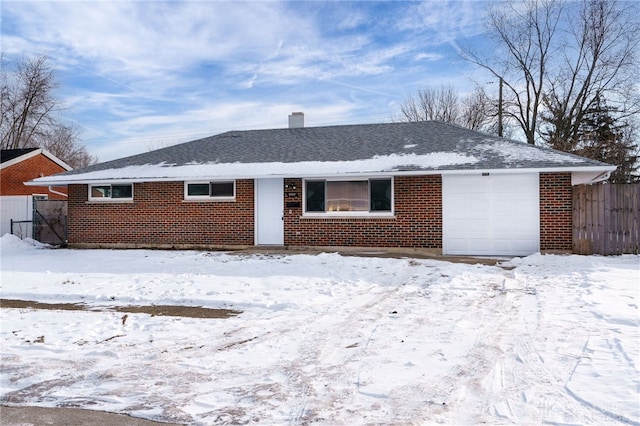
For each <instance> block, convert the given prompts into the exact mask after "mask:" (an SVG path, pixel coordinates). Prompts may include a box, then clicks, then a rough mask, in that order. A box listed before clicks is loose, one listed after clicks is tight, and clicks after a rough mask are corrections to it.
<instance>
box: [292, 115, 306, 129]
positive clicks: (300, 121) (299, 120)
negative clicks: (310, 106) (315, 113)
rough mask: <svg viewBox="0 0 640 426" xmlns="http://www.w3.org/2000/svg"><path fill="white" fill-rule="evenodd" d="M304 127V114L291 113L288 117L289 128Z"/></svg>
mask: <svg viewBox="0 0 640 426" xmlns="http://www.w3.org/2000/svg"><path fill="white" fill-rule="evenodd" d="M301 127H304V112H292V113H291V115H289V128H290V129H299V128H301Z"/></svg>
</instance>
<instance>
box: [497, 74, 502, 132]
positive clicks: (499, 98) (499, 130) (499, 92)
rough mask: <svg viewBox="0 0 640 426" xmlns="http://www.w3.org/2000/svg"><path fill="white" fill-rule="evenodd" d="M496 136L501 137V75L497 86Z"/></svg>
mask: <svg viewBox="0 0 640 426" xmlns="http://www.w3.org/2000/svg"><path fill="white" fill-rule="evenodd" d="M498 136H499V137H502V77H500V83H499V88H498Z"/></svg>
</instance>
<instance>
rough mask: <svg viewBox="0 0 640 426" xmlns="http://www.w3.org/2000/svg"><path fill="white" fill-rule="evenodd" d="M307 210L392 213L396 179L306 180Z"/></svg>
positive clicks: (329, 212)
mask: <svg viewBox="0 0 640 426" xmlns="http://www.w3.org/2000/svg"><path fill="white" fill-rule="evenodd" d="M304 190H305V196H304V200H305V210H304V211H305V213H310V214H313V213H327V214H339V213H344V214H357V213H361V214H362V213H365V214H367V213H391V212H392V211H393V180H392V179H391V178H372V179H363V180H328V179H322V180H315V179H313V180H311V179H310V180H306V181H305V185H304Z"/></svg>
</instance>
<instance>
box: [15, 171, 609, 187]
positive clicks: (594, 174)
mask: <svg viewBox="0 0 640 426" xmlns="http://www.w3.org/2000/svg"><path fill="white" fill-rule="evenodd" d="M615 169H616V166H586V167H551V168H546V169H542V168H522V169H443V170H438V169H432V170H386V171H371V172H347V173H340V172H335V171H330V172H319V173H295V174H291V173H273V174H261V175H258V174H251V173H242V174H238V175H231V174H225V175H208V174H204V175H202V176H178V175H176V176H145V177H111V178H84V179H83V178H82V175H80V174H79V175H77V177H75V178H74V177H71V179H65V180H63V179H59V180H47V179H46V177H44V178H38V179H34V180H31V181H28V182H25V183H24V184H25V185H31V186H42V185H43V184H45V185H55V186H66V185H75V184H88V185H96V184H113V183H141V182H176V181H196V180H202V179H212V178H216V179H268V178H303V179H312V178H341V177H344V178H350V177H357V176H368V177H375V176H384V177H388V176H426V175H481V174H486V173H489V174H520V173H572V175H574V174H576V173H578V174H584V175H583V176H584V177H583V178H582V179H577V180H576V183H573V184H574V185H576V184H580V183H596V182H600V181H602V180H605V179H608V177H609V174H611V172H613V171H614V170H615Z"/></svg>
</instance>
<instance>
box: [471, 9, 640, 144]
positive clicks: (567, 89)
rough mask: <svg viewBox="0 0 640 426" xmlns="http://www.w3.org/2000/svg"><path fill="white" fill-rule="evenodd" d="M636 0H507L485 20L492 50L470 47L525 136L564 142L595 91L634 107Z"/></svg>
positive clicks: (632, 110)
mask: <svg viewBox="0 0 640 426" xmlns="http://www.w3.org/2000/svg"><path fill="white" fill-rule="evenodd" d="M635 7H636V6H634V5H632V4H631V3H626V2H617V1H611V0H582V1H581V2H565V1H563V0H526V1H524V2H523V1H516V0H504V1H502V2H500V3H496V4H494V6H493V7H492V8H491V9H490V11H489V14H488V20H487V30H488V34H489V36H490V38H491V40H492V41H493V46H492V47H493V49H492V50H491V52H490V53H489V54H485V55H481V54H480V53H478V52H476V51H473V50H467V52H466V53H465V58H466V59H468V60H470V61H471V62H473V63H475V64H477V65H480V66H481V67H483V68H485V69H486V70H488V71H489V72H491V73H492V74H493V75H494V76H495V77H496V78H501V79H502V81H503V84H504V88H505V99H504V103H503V113H504V116H505V119H506V120H514V121H515V122H517V123H518V125H519V128H520V130H521V131H522V133H523V134H524V136H525V138H526V140H527V142H528V143H530V144H534V143H536V142H545V143H548V144H550V145H551V146H553V147H556V148H558V149H564V150H568V148H569V147H570V146H571V145H572V144H573V143H574V142H571V140H572V139H573V140H575V139H576V138H577V135H578V133H579V130H578V129H579V127H580V122H581V120H582V119H583V116H584V112H585V111H586V110H588V109H589V108H591V107H592V106H593V104H594V102H595V99H596V98H597V96H603V97H604V98H605V99H606V100H607V101H608V102H618V103H619V104H620V105H622V104H624V105H626V107H625V108H620V109H619V110H620V112H621V114H622V115H624V114H627V115H628V114H637V112H638V108H637V107H638V102H637V86H635V87H634V82H635V81H637V75H638V62H637V57H636V56H635V55H636V53H635V52H636V51H637V49H638V47H639V41H638V40H639V37H640V31H639V30H640V28H639V25H638V13H637V9H634V8H635Z"/></svg>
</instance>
